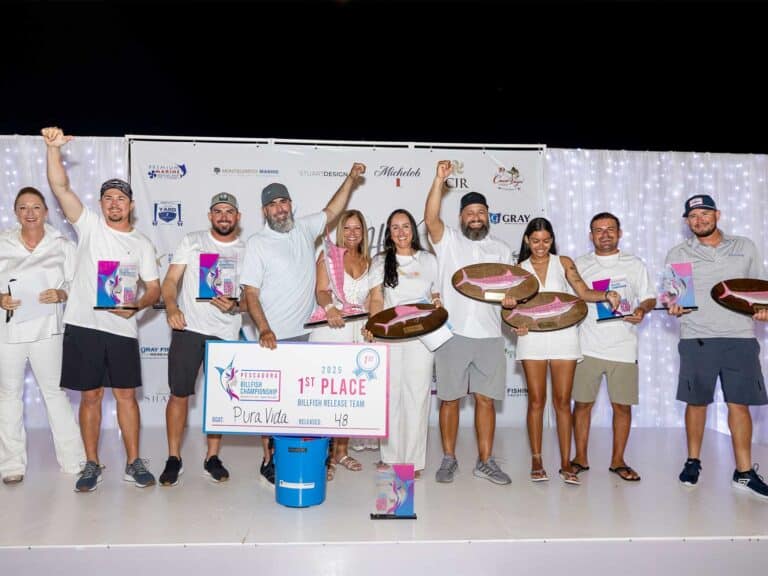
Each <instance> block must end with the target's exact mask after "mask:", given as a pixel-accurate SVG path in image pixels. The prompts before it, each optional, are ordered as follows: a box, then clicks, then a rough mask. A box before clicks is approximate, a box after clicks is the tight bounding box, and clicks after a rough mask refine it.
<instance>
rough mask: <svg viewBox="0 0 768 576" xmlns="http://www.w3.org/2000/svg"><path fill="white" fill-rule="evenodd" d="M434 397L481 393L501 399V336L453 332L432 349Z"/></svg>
mask: <svg viewBox="0 0 768 576" xmlns="http://www.w3.org/2000/svg"><path fill="white" fill-rule="evenodd" d="M435 370H436V372H437V397H438V398H440V399H441V400H457V399H459V398H463V397H464V396H466V395H467V394H475V393H477V394H482V395H483V396H487V397H489V398H493V399H494V400H503V399H504V393H505V387H506V381H507V357H506V356H505V355H504V338H502V337H501V336H499V337H498V338H467V337H465V336H459V335H458V334H455V335H454V336H453V338H451V339H450V340H448V342H446V343H445V344H443V345H442V346H440V348H438V349H437V350H436V351H435Z"/></svg>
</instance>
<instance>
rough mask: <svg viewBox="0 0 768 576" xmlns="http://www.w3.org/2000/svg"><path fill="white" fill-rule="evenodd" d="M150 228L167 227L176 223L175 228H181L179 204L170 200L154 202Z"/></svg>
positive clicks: (182, 223)
mask: <svg viewBox="0 0 768 576" xmlns="http://www.w3.org/2000/svg"><path fill="white" fill-rule="evenodd" d="M153 214H154V216H153V218H152V226H157V225H158V224H160V225H168V224H173V223H174V222H175V223H176V225H177V226H183V225H184V222H183V221H182V219H181V202H177V201H176V200H170V201H168V202H155V208H154V211H153Z"/></svg>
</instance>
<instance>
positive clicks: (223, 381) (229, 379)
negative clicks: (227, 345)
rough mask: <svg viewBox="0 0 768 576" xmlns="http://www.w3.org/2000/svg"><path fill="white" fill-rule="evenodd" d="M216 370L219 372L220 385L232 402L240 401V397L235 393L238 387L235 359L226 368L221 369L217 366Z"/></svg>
mask: <svg viewBox="0 0 768 576" xmlns="http://www.w3.org/2000/svg"><path fill="white" fill-rule="evenodd" d="M216 370H217V371H218V372H219V385H220V386H221V389H222V390H224V392H226V393H227V396H228V397H229V399H230V400H240V396H238V395H237V394H236V393H235V390H234V389H235V387H236V386H237V369H236V368H235V357H234V356H233V357H232V360H230V361H229V364H228V365H227V366H226V368H220V367H218V366H216Z"/></svg>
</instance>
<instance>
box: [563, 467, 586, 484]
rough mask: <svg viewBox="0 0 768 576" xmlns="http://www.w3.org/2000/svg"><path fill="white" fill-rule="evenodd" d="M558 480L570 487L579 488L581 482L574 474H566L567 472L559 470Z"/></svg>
mask: <svg viewBox="0 0 768 576" xmlns="http://www.w3.org/2000/svg"><path fill="white" fill-rule="evenodd" d="M560 478H561V479H562V481H563V482H565V483H566V484H570V485H571V486H581V480H579V477H578V476H577V475H576V474H575V473H574V472H568V471H567V470H563V469H562V468H561V469H560Z"/></svg>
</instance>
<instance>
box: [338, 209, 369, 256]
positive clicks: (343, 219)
mask: <svg viewBox="0 0 768 576" xmlns="http://www.w3.org/2000/svg"><path fill="white" fill-rule="evenodd" d="M352 217H356V218H357V219H358V220H359V221H360V226H362V228H363V241H362V242H360V244H359V245H358V247H357V250H358V252H359V253H360V254H362V255H363V257H364V258H365V263H366V264H368V265H370V263H371V253H370V248H369V246H368V225H367V224H366V223H365V216H363V213H362V212H360V210H345V211H344V212H342V214H341V216H339V224H338V226H336V246H340V247H343V246H344V225H345V224H346V223H347V220H349V219H350V218H352Z"/></svg>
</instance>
